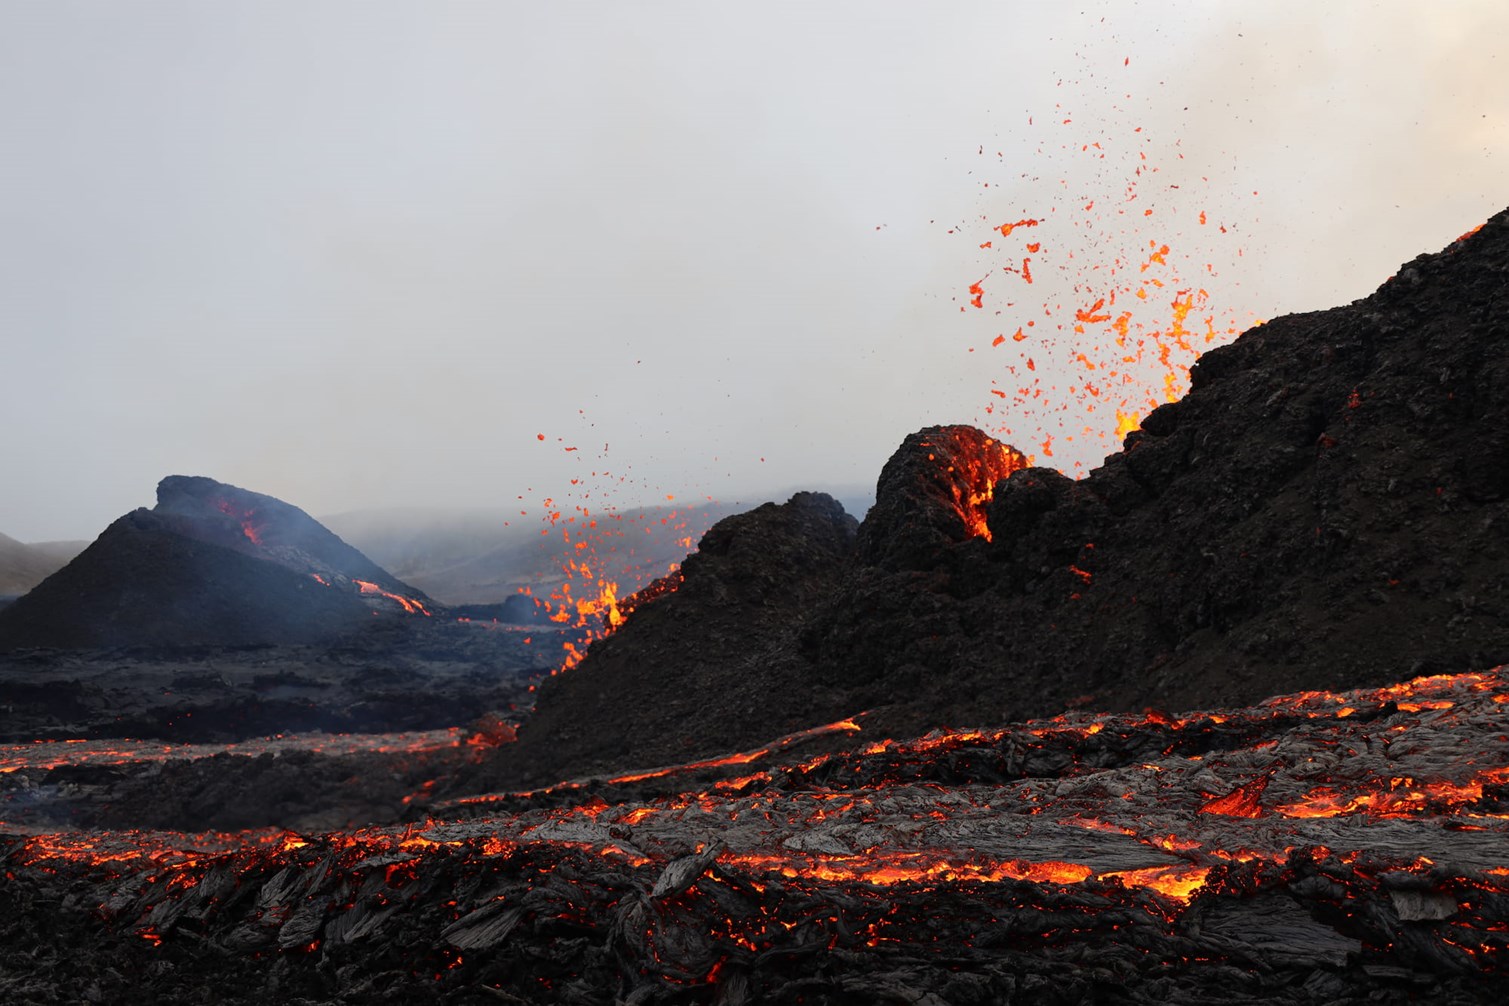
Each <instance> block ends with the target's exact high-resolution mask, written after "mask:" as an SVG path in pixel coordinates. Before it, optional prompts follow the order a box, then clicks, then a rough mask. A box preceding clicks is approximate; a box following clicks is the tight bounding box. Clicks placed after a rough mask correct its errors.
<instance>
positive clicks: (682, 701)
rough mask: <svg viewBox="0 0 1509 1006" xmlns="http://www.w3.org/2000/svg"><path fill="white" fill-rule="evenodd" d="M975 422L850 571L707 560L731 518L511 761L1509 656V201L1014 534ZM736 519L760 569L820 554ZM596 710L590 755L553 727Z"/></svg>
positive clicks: (885, 521) (911, 473)
mask: <svg viewBox="0 0 1509 1006" xmlns="http://www.w3.org/2000/svg"><path fill="white" fill-rule="evenodd" d="M959 429H960V428H958V427H949V428H943V431H945V432H946V434H947V437H948V443H949V449H948V451H947V452H945V453H946V454H947V457H946V458H943V459H941V460H945V461H946V462H947V463H945V464H943V465H942V467H941V468H939V467H936V466H935V467H932V468H928V467H926V466H923V465H920V464H919V458H921V457H925V453H922V450H923V449H922V448H921V445H922V443H923V442H925V441H936V440H938V439H939V438H940V430H939V429H938V428H934V429H932V430H926V431H922V433H919V434H915V435H914V436H912V437H910V438H908V440H907V442H906V443H905V444H904V445H903V446H902V448H901V450H900V451H899V452H898V455H897V457H895V458H893V459H892V461H891V462H890V463H889V464H888V465H887V466H886V468H885V472H884V473H883V474H882V478H881V483H880V486H879V492H878V498H877V503H876V507H875V510H874V511H872V513H871V515H870V516H869V517H868V518H867V519H866V521H865V523H864V524H863V525H862V526H861V527H860V529H859V532H858V543H859V544H858V547H857V548H856V549H855V550H854V551H852V552H850V553H848V554H847V555H845V554H844V553H843V552H842V551H841V550H838V549H825V550H818V555H819V556H820V558H819V560H818V561H814V562H812V563H810V564H805V563H801V562H798V563H796V564H794V565H790V566H788V567H780V566H779V565H772V566H770V567H761V568H757V569H751V568H750V567H749V566H748V565H747V564H745V563H744V562H742V561H741V560H739V559H737V557H735V556H731V555H729V554H728V552H727V550H723V551H719V550H717V549H709V548H708V541H709V539H711V540H712V541H713V542H714V543H716V542H718V541H720V540H721V536H722V535H723V534H724V533H725V532H723V531H721V530H720V529H722V528H724V524H728V523H729V522H724V524H720V525H719V526H718V527H715V528H714V529H713V531H711V532H709V535H708V538H706V539H704V543H703V546H702V551H701V552H700V553H699V554H698V555H697V556H694V557H693V558H692V559H689V560H688V562H687V564H686V566H687V586H686V587H684V588H683V589H682V591H680V592H677V593H675V594H670V595H668V596H665V597H663V598H660V599H658V600H657V601H656V602H655V603H654V604H653V605H651V606H647V607H646V608H645V609H644V610H643V611H641V612H637V613H635V614H634V615H633V616H632V617H631V618H630V619H629V621H628V622H627V623H626V625H625V626H624V627H623V628H622V629H621V630H619V632H618V633H617V634H616V635H614V636H612V637H610V638H609V639H607V640H605V641H604V642H601V643H598V644H596V645H594V647H593V648H592V650H591V652H590V654H589V655H588V657H587V659H586V660H585V661H584V662H583V663H582V664H581V665H580V666H579V667H577V668H575V669H574V670H572V671H571V672H569V673H568V674H567V675H565V676H563V677H562V678H561V679H559V680H558V681H557V682H552V687H551V688H550V689H548V690H546V691H545V692H544V693H543V695H542V696H541V702H540V706H539V710H538V719H537V720H536V721H535V722H534V723H530V724H527V725H526V727H525V729H524V731H523V732H522V734H521V744H520V745H519V747H518V750H517V751H514V752H505V753H504V755H503V757H505V758H508V759H511V761H509V762H506V763H504V764H502V765H500V766H498V767H497V768H496V769H495V771H496V772H498V773H499V774H501V776H503V777H505V778H506V777H508V776H509V775H510V774H512V775H514V776H528V777H531V778H539V777H540V776H542V775H544V774H550V773H555V774H556V775H558V776H567V775H571V774H573V773H577V772H580V771H583V770H587V769H596V768H601V767H604V766H605V765H606V764H608V763H615V764H616V765H617V766H620V767H627V766H638V765H645V764H656V763H659V762H663V761H667V760H672V759H674V758H679V757H682V756H692V755H705V754H709V753H713V752H715V751H726V750H728V749H730V748H735V747H742V746H748V745H751V744H755V743H758V742H760V741H762V740H765V739H767V738H769V737H771V736H773V735H775V734H777V733H780V732H781V730H783V729H786V728H795V727H797V726H811V725H814V724H817V723H822V722H826V721H830V720H833V719H836V718H838V717H840V716H844V715H848V714H851V713H854V712H856V711H857V710H859V709H861V708H872V709H875V710H876V712H875V715H874V717H873V718H872V721H871V722H873V723H876V724H878V725H880V726H881V728H882V729H890V730H896V731H915V730H926V729H928V728H931V727H933V726H936V725H939V724H940V723H955V724H959V723H995V722H1000V721H1003V720H1007V719H1013V718H1023V717H1028V716H1035V715H1045V714H1046V715H1051V714H1054V713H1057V712H1059V711H1061V710H1063V709H1064V708H1066V707H1071V706H1074V705H1076V704H1081V703H1094V704H1095V705H1096V706H1097V707H1100V708H1105V709H1138V708H1142V707H1145V706H1149V705H1155V706H1173V707H1185V708H1189V707H1199V706H1213V705H1222V704H1230V703H1241V702H1249V701H1254V700H1256V699H1259V698H1261V697H1263V696H1267V695H1271V694H1274V693H1277V692H1283V691H1294V690H1300V689H1314V688H1329V689H1342V688H1348V687H1357V686H1363V685H1370V684H1378V683H1382V682H1387V681H1394V680H1399V679H1402V678H1406V677H1409V676H1412V675H1418V674H1422V673H1430V672H1432V671H1436V670H1447V669H1449V670H1452V671H1461V670H1466V669H1469V668H1484V667H1488V666H1492V665H1496V664H1499V663H1502V662H1505V661H1509V535H1506V532H1509V211H1506V212H1505V213H1500V214H1498V215H1496V216H1494V217H1493V218H1492V219H1491V220H1489V221H1488V222H1487V223H1486V224H1485V225H1484V226H1483V227H1482V228H1481V229H1480V230H1479V231H1478V232H1476V233H1475V234H1474V235H1472V236H1469V237H1467V238H1464V239H1462V240H1459V241H1457V242H1454V243H1453V244H1452V245H1451V246H1449V247H1448V248H1446V249H1445V250H1444V251H1442V252H1440V253H1438V254H1435V255H1422V256H1420V257H1419V258H1417V259H1416V260H1414V261H1413V262H1411V263H1408V264H1406V265H1405V266H1403V267H1402V268H1401V269H1400V271H1399V273H1398V275H1396V276H1395V277H1393V278H1391V279H1390V280H1389V281H1388V282H1387V283H1385V284H1384V285H1383V286H1382V287H1381V288H1380V289H1379V290H1378V291H1377V292H1376V293H1375V294H1373V295H1372V296H1371V297H1368V298H1365V299H1363V300H1359V301H1357V302H1355V303H1353V304H1351V305H1348V306H1346V307H1341V308H1336V309H1333V310H1329V311H1319V312H1312V313H1307V314H1300V315H1292V316H1288V317H1283V318H1279V319H1276V320H1274V321H1272V322H1269V323H1268V324H1264V325H1261V326H1259V327H1257V328H1254V329H1252V330H1250V331H1248V332H1247V333H1245V334H1244V335H1242V336H1241V337H1240V338H1239V339H1238V340H1236V342H1235V343H1233V344H1232V345H1230V346H1226V347H1223V348H1219V349H1215V350H1212V351H1211V352H1209V353H1207V354H1205V355H1204V356H1203V357H1202V358H1201V359H1200V361H1199V362H1198V364H1197V365H1196V366H1195V368H1194V371H1193V375H1192V388H1191V390H1190V392H1189V393H1188V394H1187V395H1186V396H1185V397H1184V398H1183V399H1182V400H1180V401H1178V402H1176V403H1173V404H1170V405H1166V406H1164V407H1162V408H1160V409H1158V410H1156V411H1154V412H1153V413H1151V414H1150V415H1149V416H1148V417H1147V418H1146V419H1145V420H1144V422H1143V424H1142V429H1141V431H1139V432H1136V433H1133V434H1131V435H1130V436H1129V437H1128V438H1127V440H1126V445H1125V449H1124V450H1123V451H1122V452H1120V453H1118V454H1115V455H1112V456H1111V457H1109V458H1107V459H1106V462H1105V464H1104V466H1103V467H1102V468H1099V469H1097V470H1095V471H1094V472H1092V473H1091V474H1090V475H1089V476H1088V477H1087V478H1085V479H1083V480H1081V481H1074V480H1071V479H1069V478H1066V477H1065V476H1063V475H1061V474H1059V473H1058V472H1055V471H1051V470H1048V469H1038V468H1028V469H1024V470H1019V471H1016V472H1015V473H1013V474H1011V475H1010V476H1009V477H1008V478H1006V479H1005V480H1004V481H1002V482H1000V483H999V484H998V485H996V486H995V487H994V489H995V491H994V494H993V495H994V498H993V499H992V500H991V501H990V502H989V503H987V504H983V506H984V508H985V513H986V517H987V520H988V527H989V531H990V538H991V539H992V540H989V541H987V540H985V538H984V537H968V538H963V539H962V540H961V538H960V535H959V530H958V529H959V526H960V521H959V520H958V519H957V518H956V517H950V515H949V509H950V506H949V504H950V501H951V500H956V499H957V498H958V496H957V495H955V494H956V493H972V492H974V490H973V489H972V488H971V487H969V486H968V485H967V483H968V481H969V480H968V478H967V476H968V472H967V471H965V470H964V469H965V468H967V465H961V463H960V459H959V457H956V455H959V456H962V457H965V458H967V457H968V453H969V449H970V446H971V442H972V441H973V440H976V439H977V440H978V441H980V442H983V441H985V440H987V439H988V438H985V437H984V436H983V434H978V433H975V434H973V435H972V436H971V435H970V434H962V435H961V434H960V433H958V432H957V431H958V430H959ZM931 453H934V454H938V453H939V452H938V451H932V452H931ZM934 460H935V461H938V460H940V458H934ZM950 468H952V469H953V471H952V472H950V471H949V469H950ZM951 479H952V480H955V481H950V480H951ZM730 520H731V521H742V520H743V518H731V519H730ZM950 521H952V524H951V523H950ZM731 526H732V527H737V528H739V529H740V532H741V534H740V537H741V553H740V554H741V555H760V554H762V553H765V552H767V551H775V552H778V553H781V554H790V555H793V557H795V556H796V555H797V554H798V553H797V552H794V551H792V550H789V549H787V548H786V543H787V542H788V540H789V539H788V538H787V537H785V535H786V534H787V533H788V532H786V531H784V530H782V531H779V532H776V535H775V537H773V538H772V539H770V540H769V541H768V542H767V541H762V540H759V539H758V538H754V539H750V540H745V538H744V536H746V535H759V534H764V533H766V528H764V527H763V526H762V525H761V524H759V523H744V524H733V525H731ZM772 530H773V529H772ZM778 568H785V569H787V570H789V571H788V572H784V573H780V574H776V573H775V572H774V571H775V570H776V569H778ZM694 571H695V574H696V575H695V577H694V575H693V573H694ZM751 576H752V577H754V578H755V580H756V581H757V585H747V584H745V582H744V581H745V579H746V578H747V577H751ZM780 576H784V579H780V580H779V582H773V580H772V578H773V577H776V578H778V577H780ZM694 579H695V580H696V581H701V582H704V583H707V584H708V585H709V586H711V585H714V584H716V585H718V586H717V589H718V590H719V591H720V592H721V596H722V597H723V598H725V601H724V603H725V605H726V607H725V608H724V609H723V610H722V612H721V613H720V614H719V615H718V616H717V617H710V613H709V612H710V609H709V607H708V605H707V601H706V598H707V593H706V592H705V591H704V590H702V589H698V590H691V589H689V588H690V587H691V586H692V584H693V582H694ZM745 591H751V592H752V593H753V595H754V596H755V597H757V598H761V599H775V600H767V601H757V602H754V603H751V602H749V601H744V600H742V598H743V592H745ZM797 598H801V599H802V600H801V601H800V602H796V601H795V599H797ZM740 612H747V613H748V616H749V617H740V614H739V613H740ZM652 616H653V617H652ZM668 703H672V705H668ZM672 708H674V710H676V712H674V713H670V712H668V710H669V709H672ZM568 718H569V719H570V720H572V721H573V722H576V723H578V724H580V725H581V726H580V728H579V729H580V731H581V733H583V734H585V733H590V734H592V737H591V741H590V744H589V743H586V742H584V741H582V740H580V739H579V738H577V739H573V738H570V737H564V736H562V735H561V734H560V732H559V731H558V730H556V732H551V730H552V729H554V728H552V727H551V726H550V725H552V724H560V723H562V722H563V721H565V720H566V719H568Z"/></svg>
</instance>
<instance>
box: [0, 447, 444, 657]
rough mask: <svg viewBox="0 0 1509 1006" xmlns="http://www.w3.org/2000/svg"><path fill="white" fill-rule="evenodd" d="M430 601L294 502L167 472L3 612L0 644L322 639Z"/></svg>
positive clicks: (13, 646)
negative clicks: (148, 505) (149, 505)
mask: <svg viewBox="0 0 1509 1006" xmlns="http://www.w3.org/2000/svg"><path fill="white" fill-rule="evenodd" d="M431 603H432V602H430V601H429V599H428V598H426V597H425V596H424V595H423V594H422V593H420V592H419V591H416V590H414V589H413V588H412V587H409V586H408V585H406V584H404V583H403V582H401V581H399V580H397V579H396V578H394V577H393V576H391V575H389V574H388V573H386V572H384V571H383V570H382V569H381V568H380V567H378V566H377V565H376V564H375V563H373V562H372V561H371V560H369V559H367V557H366V556H364V555H362V554H361V553H360V552H358V551H357V550H356V549H354V548H352V547H351V546H349V545H347V544H346V543H345V542H343V541H341V540H340V539H339V538H338V537H336V536H335V535H334V534H332V533H331V532H330V531H328V530H326V529H325V528H324V527H323V526H322V525H321V524H320V523H319V522H318V521H316V520H314V519H313V518H312V517H310V516H309V515H308V514H306V513H305V512H304V511H302V510H300V509H299V508H298V507H295V506H291V505H290V504H287V503H284V502H283V501H281V500H278V499H275V498H273V497H271V496H265V495H262V494H261V493H254V492H249V491H247V490H245V489H238V488H236V487H235V486H228V485H224V484H222V483H220V482H216V481H214V480H213V479H207V478H198V477H187V476H179V475H175V476H169V477H168V478H165V479H163V480H162V482H161V483H159V484H158V487H157V506H156V507H155V508H153V509H151V510H147V509H139V510H135V511H133V512H131V513H129V514H126V515H125V516H123V517H121V518H119V519H118V520H116V521H115V522H114V523H113V524H111V525H110V526H109V527H108V528H106V529H105V531H104V532H103V533H101V535H100V536H99V538H97V539H96V540H95V541H94V542H93V544H91V545H90V546H89V547H88V548H86V549H85V550H84V551H83V552H82V553H81V554H79V555H78V556H77V557H76V558H75V559H74V560H73V561H72V562H70V563H69V564H68V565H67V566H65V567H64V568H63V569H61V570H59V571H58V572H57V573H55V574H53V575H52V576H50V577H48V578H47V579H46V580H44V581H43V582H42V583H40V584H39V585H38V586H37V587H36V588H35V589H33V590H32V591H31V592H30V593H28V594H26V595H25V596H24V597H22V598H21V599H19V600H18V601H16V602H15V603H14V604H12V605H10V606H9V607H7V608H6V609H5V610H4V611H0V651H3V650H10V649H17V648H21V647H54V648H60V649H79V648H86V647H106V646H194V645H216V646H238V645H253V644H298V643H311V642H320V641H329V640H332V639H335V638H338V637H340V636H341V635H343V634H345V633H349V632H351V631H353V630H355V629H357V628H358V627H361V626H364V625H366V624H367V623H369V622H371V621H372V617H373V612H374V611H379V612H391V613H395V614H396V613H410V612H412V611H416V610H419V609H424V608H427V607H428V606H429V605H430V604H431Z"/></svg>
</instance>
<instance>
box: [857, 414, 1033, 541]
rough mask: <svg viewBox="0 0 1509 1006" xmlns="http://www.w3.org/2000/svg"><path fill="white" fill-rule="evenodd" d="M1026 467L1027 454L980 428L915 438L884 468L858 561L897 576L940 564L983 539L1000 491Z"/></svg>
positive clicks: (936, 430) (943, 429) (940, 429)
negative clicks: (952, 549) (952, 551)
mask: <svg viewBox="0 0 1509 1006" xmlns="http://www.w3.org/2000/svg"><path fill="white" fill-rule="evenodd" d="M1025 467H1027V459H1026V458H1025V457H1024V456H1023V455H1022V454H1021V453H1020V452H1018V451H1016V450H1015V449H1014V448H1011V447H1008V446H1007V445H1005V444H1003V443H1000V442H999V441H997V440H995V439H994V438H992V437H988V436H986V435H985V434H983V433H981V432H980V431H979V430H977V429H975V428H974V427H973V426H931V427H928V428H927V429H925V430H920V431H918V432H916V433H913V434H912V435H911V436H909V437H907V438H906V440H904V441H902V444H901V446H900V447H899V448H897V450H896V453H895V454H893V455H891V459H890V460H889V461H887V462H886V464H885V467H884V468H882V469H881V470H880V481H879V483H878V484H877V486H876V488H875V505H874V506H873V507H872V508H871V509H870V512H869V513H868V514H866V515H865V520H864V523H863V524H862V525H860V528H859V553H858V560H859V561H860V562H861V563H863V564H864V565H867V566H881V567H884V568H886V569H892V570H895V569H928V568H931V567H933V566H935V565H936V564H937V563H938V562H939V561H940V560H941V559H942V557H943V556H945V555H946V554H947V553H948V549H949V546H952V545H957V544H960V543H961V542H965V541H968V540H970V539H971V538H975V537H977V536H978V532H979V527H980V525H982V524H983V523H984V521H985V512H984V506H985V503H986V502H987V501H988V500H989V498H990V494H991V491H992V488H993V487H994V486H995V484H996V483H997V482H999V481H1001V480H1002V479H1004V478H1006V476H1008V475H1010V474H1011V473H1012V472H1014V471H1016V470H1017V469H1018V468H1025Z"/></svg>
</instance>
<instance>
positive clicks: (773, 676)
mask: <svg viewBox="0 0 1509 1006" xmlns="http://www.w3.org/2000/svg"><path fill="white" fill-rule="evenodd" d="M856 527H857V525H856V522H855V520H854V518H853V517H850V516H849V515H848V514H847V513H845V512H844V509H843V507H842V506H840V505H839V503H838V502H837V501H836V500H834V499H833V498H832V497H831V496H828V495H826V494H823V493H797V494H796V495H795V496H793V497H792V498H791V499H790V500H789V501H788V502H786V503H782V504H775V503H766V504H764V505H763V506H760V507H757V508H755V509H754V510H751V511H750V512H748V513H743V514H737V515H735V516H732V517H726V518H724V519H723V520H721V521H719V522H718V523H717V524H715V525H714V526H713V527H712V528H711V529H710V530H709V531H708V532H707V533H706V534H705V535H703V537H702V541H701V544H700V545H699V547H698V550H697V552H696V553H695V554H693V555H691V556H688V557H687V560H686V562H685V564H684V565H683V566H682V568H681V570H680V573H679V575H673V576H672V577H669V578H667V579H666V580H663V581H659V582H658V583H656V584H653V585H651V586H650V587H648V588H646V590H644V591H642V592H641V594H639V595H636V596H635V597H634V598H631V599H630V602H629V603H630V605H631V606H632V607H633V614H632V615H631V616H630V623H631V624H633V625H635V627H636V632H634V633H632V634H629V633H619V634H615V635H612V636H609V637H607V638H606V639H603V640H600V641H598V642H596V643H594V644H593V646H592V650H591V653H592V655H591V658H590V662H591V665H592V669H591V670H590V671H589V672H588V673H585V674H583V673H580V671H581V667H580V666H579V667H577V668H574V669H572V670H570V671H567V672H565V673H563V674H559V675H556V676H555V677H552V678H550V679H548V680H547V681H545V682H544V684H542V685H541V688H540V697H539V700H538V702H537V707H536V708H537V715H536V716H535V717H534V718H533V719H531V720H530V721H529V740H528V741H527V742H526V743H524V744H523V745H522V747H521V751H522V752H523V754H522V758H523V760H526V761H532V762H537V763H538V764H540V765H542V766H544V767H543V768H542V769H541V774H540V775H538V776H534V777H532V778H534V780H535V781H553V780H552V779H549V778H546V777H547V776H548V775H549V773H550V772H551V771H552V770H553V767H554V766H556V765H558V764H560V762H561V757H560V756H561V755H562V754H564V753H567V752H569V758H567V759H566V761H568V762H569V763H571V764H575V765H587V764H590V765H606V764H617V763H620V762H621V760H622V759H624V758H627V757H632V756H635V755H636V753H637V752H642V751H645V750H654V751H656V752H657V753H658V755H659V756H663V757H666V758H672V757H679V756H681V755H684V754H689V753H693V752H695V753H702V752H703V751H704V750H705V746H706V738H708V737H710V736H722V737H724V738H726V739H728V741H729V744H726V745H725V749H726V748H727V747H729V746H731V745H732V744H736V743H738V739H740V738H743V737H746V736H751V735H753V736H758V737H760V738H761V739H767V738H769V737H774V736H777V735H779V734H782V733H785V732H787V731H788V730H790V729H792V728H793V725H794V724H799V723H803V722H804V721H805V719H806V717H807V716H808V714H809V713H810V711H811V710H810V708H808V707H807V706H806V705H802V706H796V707H794V706H793V705H792V704H791V703H790V702H788V701H785V697H786V696H793V697H794V696H805V695H808V694H810V691H811V687H810V684H809V683H807V682H805V681H803V680H802V679H801V678H799V677H791V678H787V677H784V676H783V674H782V671H783V669H784V668H796V667H799V666H800V660H799V658H798V656H797V653H796V648H797V634H798V631H799V630H800V628H801V626H802V625H803V624H804V622H805V620H806V618H807V616H808V614H809V613H811V612H812V611H814V610H817V608H818V607H819V606H820V605H821V604H822V603H823V602H824V601H825V600H826V598H827V597H828V595H829V594H830V593H831V592H832V591H833V590H835V589H836V588H837V586H838V583H839V578H840V576H841V575H842V573H843V572H844V570H845V569H846V568H847V562H848V559H849V556H850V554H851V553H852V551H853V548H854V536H855V530H856ZM752 639H757V640H759V641H760V645H758V646H754V647H752V646H750V641H751V640H752ZM661 667H664V668H666V669H668V670H669V671H670V673H667V674H660V673H658V669H659V668H661ZM772 690H777V691H784V692H785V693H786V696H783V697H782V700H781V701H776V702H772V701H771V700H770V692H771V691H772ZM710 696H716V697H717V698H716V701H709V697H710Z"/></svg>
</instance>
